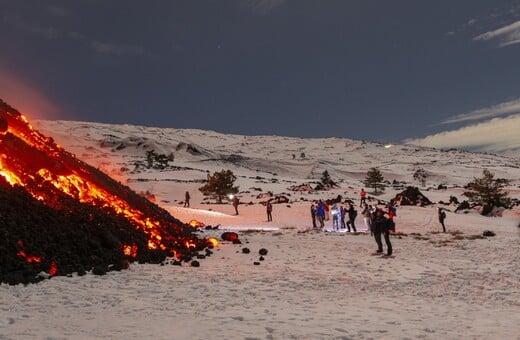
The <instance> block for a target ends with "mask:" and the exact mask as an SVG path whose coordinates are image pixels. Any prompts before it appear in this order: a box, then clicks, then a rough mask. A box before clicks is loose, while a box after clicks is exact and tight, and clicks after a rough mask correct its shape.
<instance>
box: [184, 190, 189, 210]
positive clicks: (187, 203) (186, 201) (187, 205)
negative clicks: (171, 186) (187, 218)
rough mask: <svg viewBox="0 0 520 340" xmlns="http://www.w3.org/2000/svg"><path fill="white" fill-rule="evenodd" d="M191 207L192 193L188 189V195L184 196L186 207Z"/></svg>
mask: <svg viewBox="0 0 520 340" xmlns="http://www.w3.org/2000/svg"><path fill="white" fill-rule="evenodd" d="M189 207H190V193H189V192H188V191H186V195H185V198H184V208H189Z"/></svg>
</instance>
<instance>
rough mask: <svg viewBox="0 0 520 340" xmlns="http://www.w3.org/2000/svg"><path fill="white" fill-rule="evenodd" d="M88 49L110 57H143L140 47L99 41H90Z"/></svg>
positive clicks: (143, 52) (142, 50)
mask: <svg viewBox="0 0 520 340" xmlns="http://www.w3.org/2000/svg"><path fill="white" fill-rule="evenodd" d="M90 47H92V48H93V49H94V51H96V52H97V53H100V54H112V55H143V54H145V50H144V49H143V48H142V47H141V46H135V45H121V44H113V43H106V42H101V41H92V42H91V43H90Z"/></svg>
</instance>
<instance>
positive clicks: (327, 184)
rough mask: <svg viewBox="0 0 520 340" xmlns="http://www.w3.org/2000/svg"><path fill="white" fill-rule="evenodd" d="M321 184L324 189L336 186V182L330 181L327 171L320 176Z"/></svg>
mask: <svg viewBox="0 0 520 340" xmlns="http://www.w3.org/2000/svg"><path fill="white" fill-rule="evenodd" d="M321 184H322V185H323V186H324V187H326V188H332V187H335V186H337V184H336V182H334V181H333V180H332V178H331V177H330V174H329V172H328V171H327V170H325V171H323V174H321Z"/></svg>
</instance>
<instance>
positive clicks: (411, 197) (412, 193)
mask: <svg viewBox="0 0 520 340" xmlns="http://www.w3.org/2000/svg"><path fill="white" fill-rule="evenodd" d="M394 201H395V202H396V203H397V204H399V205H419V206H421V207H424V206H427V205H430V204H432V202H431V201H430V200H429V199H428V197H426V196H424V195H423V193H422V192H421V191H419V188H417V187H411V186H410V187H407V188H406V189H405V190H404V191H403V192H401V193H399V194H397V195H396V196H395V199H394Z"/></svg>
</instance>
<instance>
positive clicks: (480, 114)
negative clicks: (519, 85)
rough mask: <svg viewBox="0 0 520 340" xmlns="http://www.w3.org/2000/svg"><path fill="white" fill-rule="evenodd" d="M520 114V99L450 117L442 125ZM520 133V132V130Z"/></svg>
mask: <svg viewBox="0 0 520 340" xmlns="http://www.w3.org/2000/svg"><path fill="white" fill-rule="evenodd" d="M518 113H520V98H519V99H515V100H512V101H509V102H505V103H500V104H497V105H493V106H490V107H486V108H483V109H478V110H474V111H471V112H468V113H464V114H461V115H456V116H453V117H450V118H448V119H446V120H444V121H443V122H441V124H452V123H460V122H465V121H471V120H479V119H485V118H492V117H497V116H501V115H507V114H518ZM519 131H520V130H519Z"/></svg>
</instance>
